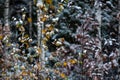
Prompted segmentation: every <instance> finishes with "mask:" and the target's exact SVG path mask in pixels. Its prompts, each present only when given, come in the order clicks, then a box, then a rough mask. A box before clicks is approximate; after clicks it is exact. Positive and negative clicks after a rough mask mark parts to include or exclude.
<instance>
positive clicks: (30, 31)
mask: <svg viewBox="0 0 120 80" xmlns="http://www.w3.org/2000/svg"><path fill="white" fill-rule="evenodd" d="M29 17H30V18H31V19H32V0H31V1H30V2H29ZM29 35H30V38H31V37H32V22H30V23H29Z"/></svg>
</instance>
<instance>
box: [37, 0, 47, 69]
mask: <svg viewBox="0 0 120 80" xmlns="http://www.w3.org/2000/svg"><path fill="white" fill-rule="evenodd" d="M37 6H38V7H39V10H38V11H37V17H38V47H40V48H41V50H42V53H41V55H40V60H41V63H42V68H44V58H45V51H44V48H43V46H42V43H41V40H42V29H43V27H44V22H42V21H41V20H40V15H41V14H42V10H41V9H40V6H43V2H42V0H38V1H37Z"/></svg>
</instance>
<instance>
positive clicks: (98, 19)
mask: <svg viewBox="0 0 120 80" xmlns="http://www.w3.org/2000/svg"><path fill="white" fill-rule="evenodd" d="M100 5H101V2H100V1H99V0H96V1H95V5H94V6H95V7H96V9H97V12H96V19H97V21H98V23H99V27H98V37H99V39H100V41H99V46H98V47H99V49H100V52H101V53H102V44H101V43H102V36H101V24H102V15H101V13H102V11H101V7H100ZM101 55H102V54H101ZM99 64H101V66H102V65H103V61H102V59H101V62H99ZM101 68H102V67H101ZM101 74H102V76H101V78H102V79H103V76H104V75H103V70H102V71H101ZM95 80H96V79H95Z"/></svg>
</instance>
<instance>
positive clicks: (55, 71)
mask: <svg viewBox="0 0 120 80" xmlns="http://www.w3.org/2000/svg"><path fill="white" fill-rule="evenodd" d="M54 73H56V74H58V75H60V77H61V78H64V79H65V78H66V77H67V76H66V75H65V74H64V73H62V72H60V71H59V70H54Z"/></svg>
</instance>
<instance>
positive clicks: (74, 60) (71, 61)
mask: <svg viewBox="0 0 120 80" xmlns="http://www.w3.org/2000/svg"><path fill="white" fill-rule="evenodd" d="M69 62H70V63H71V64H75V63H77V60H76V59H71V60H69Z"/></svg>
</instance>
